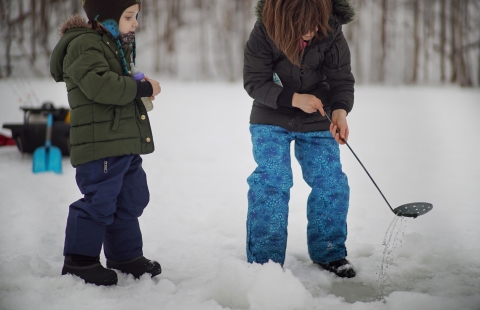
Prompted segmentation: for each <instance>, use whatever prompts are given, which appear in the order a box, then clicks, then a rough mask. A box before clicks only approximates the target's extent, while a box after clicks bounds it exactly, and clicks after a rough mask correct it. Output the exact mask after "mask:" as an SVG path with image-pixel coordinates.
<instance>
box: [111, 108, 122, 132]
mask: <svg viewBox="0 0 480 310" xmlns="http://www.w3.org/2000/svg"><path fill="white" fill-rule="evenodd" d="M120 111H121V108H120V107H119V106H117V107H115V110H114V115H113V124H112V131H117V130H118V127H119V126H120Z"/></svg>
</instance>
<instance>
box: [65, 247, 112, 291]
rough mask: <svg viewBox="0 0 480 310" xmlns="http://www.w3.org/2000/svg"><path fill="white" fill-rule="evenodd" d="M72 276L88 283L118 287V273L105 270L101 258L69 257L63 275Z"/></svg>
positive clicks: (66, 257)
mask: <svg viewBox="0 0 480 310" xmlns="http://www.w3.org/2000/svg"><path fill="white" fill-rule="evenodd" d="M66 274H71V275H74V276H77V277H80V278H81V279H83V280H84V281H85V282H86V283H91V284H95V285H105V286H109V285H116V284H117V282H118V277H117V273H116V272H115V271H113V270H109V269H106V268H104V267H103V266H102V265H101V264H100V257H98V256H97V257H91V256H84V255H75V254H73V255H67V256H65V261H64V263H63V268H62V275H66Z"/></svg>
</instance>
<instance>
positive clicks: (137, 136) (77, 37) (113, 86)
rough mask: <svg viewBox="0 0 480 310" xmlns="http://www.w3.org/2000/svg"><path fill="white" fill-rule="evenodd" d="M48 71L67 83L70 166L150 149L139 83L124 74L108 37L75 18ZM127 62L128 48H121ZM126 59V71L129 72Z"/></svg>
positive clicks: (145, 152) (55, 51)
mask: <svg viewBox="0 0 480 310" xmlns="http://www.w3.org/2000/svg"><path fill="white" fill-rule="evenodd" d="M61 34H62V37H61V39H60V41H59V42H58V44H57V46H56V47H55V49H54V51H53V53H52V57H51V62H50V72H51V74H52V76H53V78H54V79H55V81H57V82H65V84H66V86H67V92H68V101H69V105H70V108H71V116H70V125H71V130H70V144H71V157H70V158H71V163H72V165H73V166H74V167H75V166H77V165H79V164H83V163H86V162H90V161H93V160H97V159H101V158H105V157H110V156H121V155H127V154H148V153H152V152H153V150H154V145H153V137H152V130H151V127H150V121H149V118H148V115H147V111H146V109H145V106H144V105H143V103H142V101H141V99H135V98H136V97H137V96H136V95H137V82H136V81H135V80H134V79H133V78H132V77H130V76H126V75H124V73H123V72H124V71H123V67H122V63H121V58H120V51H119V50H118V47H117V44H116V43H115V41H113V40H112V39H111V38H110V36H108V35H107V34H106V33H102V32H98V31H96V30H93V29H91V28H90V27H89V25H88V24H87V22H86V21H85V20H84V19H82V18H81V17H79V16H75V17H72V18H70V19H69V20H68V21H67V22H66V23H65V24H64V26H63V27H62V29H61ZM123 51H124V54H125V59H127V60H130V59H131V56H130V55H131V53H132V48H131V46H128V47H125V48H123ZM129 63H130V61H127V68H128V69H129V70H130V64H129Z"/></svg>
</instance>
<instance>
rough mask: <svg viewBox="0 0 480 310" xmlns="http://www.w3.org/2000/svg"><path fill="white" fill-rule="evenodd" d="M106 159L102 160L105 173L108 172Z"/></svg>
mask: <svg viewBox="0 0 480 310" xmlns="http://www.w3.org/2000/svg"><path fill="white" fill-rule="evenodd" d="M107 165H108V161H106V160H105V161H104V162H103V173H107V172H108V166H107Z"/></svg>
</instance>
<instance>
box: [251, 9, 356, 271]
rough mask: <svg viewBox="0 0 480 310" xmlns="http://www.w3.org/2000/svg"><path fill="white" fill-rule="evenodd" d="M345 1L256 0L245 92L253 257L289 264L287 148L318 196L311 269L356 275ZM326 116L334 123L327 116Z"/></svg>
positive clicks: (313, 199)
mask: <svg viewBox="0 0 480 310" xmlns="http://www.w3.org/2000/svg"><path fill="white" fill-rule="evenodd" d="M353 15H354V12H353V9H352V7H351V6H350V4H349V3H348V1H347V0H260V1H259V2H258V3H257V18H258V21H257V23H256V24H255V26H254V28H253V30H252V32H251V34H250V38H249V40H248V42H247V44H246V47H245V54H244V71H243V72H244V73H243V78H244V86H245V90H246V91H247V92H248V94H249V95H250V96H251V97H252V98H253V99H254V101H253V107H252V111H251V115H250V132H251V135H252V143H253V156H254V159H255V161H256V162H257V165H258V166H257V168H256V169H255V171H254V172H253V173H252V174H251V175H250V177H249V178H248V184H249V187H250V189H249V192H248V214H247V258H248V261H249V262H256V263H266V262H268V261H269V260H272V261H274V262H277V263H279V264H282V265H283V264H284V261H285V251H286V247H287V220H288V203H289V199H290V188H291V187H292V186H293V183H292V169H291V158H290V144H291V142H292V141H295V156H296V158H297V160H298V162H299V163H300V165H301V168H302V172H303V178H304V179H305V181H306V182H307V184H308V185H309V186H310V187H311V188H312V191H311V193H310V196H309V197H308V202H307V218H308V227H307V241H308V251H309V255H310V258H311V259H312V261H313V262H314V263H316V264H318V265H320V266H321V267H323V268H324V269H326V270H328V271H331V272H333V273H335V274H336V275H338V276H340V277H348V278H350V277H354V276H355V271H354V269H353V267H352V265H351V264H350V263H349V261H348V260H347V259H346V256H347V250H346V247H345V241H346V237H347V223H346V219H347V212H348V204H349V186H348V182H347V177H346V175H345V174H344V173H343V171H342V166H341V163H340V150H339V145H338V144H339V143H340V144H344V143H345V141H347V139H348V134H349V128H348V124H347V118H346V117H347V113H349V112H350V111H351V109H352V107H353V92H354V87H353V86H354V77H353V74H352V73H351V68H350V52H349V48H348V44H347V42H346V40H345V37H344V35H343V33H342V24H344V23H347V22H349V21H351V19H352V18H353ZM325 114H328V115H329V116H330V118H331V120H332V123H330V121H329V119H328V118H327V117H326V116H325Z"/></svg>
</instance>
